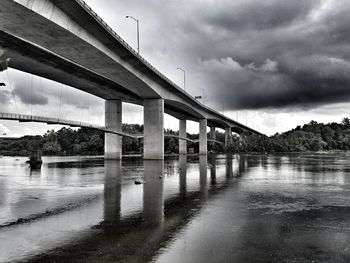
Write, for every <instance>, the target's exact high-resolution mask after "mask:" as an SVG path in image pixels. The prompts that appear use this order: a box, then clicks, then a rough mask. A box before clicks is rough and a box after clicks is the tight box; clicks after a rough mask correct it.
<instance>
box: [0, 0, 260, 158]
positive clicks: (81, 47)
mask: <svg viewBox="0 0 350 263" xmlns="http://www.w3.org/2000/svg"><path fill="white" fill-rule="evenodd" d="M0 47H1V48H2V49H4V51H5V56H6V57H8V58H10V59H11V61H10V65H9V66H10V67H12V68H15V69H18V70H21V71H24V72H28V73H31V74H35V75H38V76H41V77H44V78H47V79H51V80H53V81H57V82H60V83H63V84H66V85H69V86H71V87H74V88H77V89H80V90H83V91H85V92H88V93H90V94H93V95H96V96H98V97H100V98H103V99H105V101H106V115H105V118H106V122H105V123H106V130H109V131H114V132H115V133H114V134H113V133H106V135H105V156H106V159H120V158H121V149H122V147H121V136H123V135H122V134H120V133H121V132H122V130H121V129H122V101H125V102H129V103H135V104H139V105H143V106H144V158H145V159H163V158H164V140H163V138H164V127H163V126H164V113H168V114H170V115H172V116H174V117H176V118H178V119H179V127H180V128H179V137H180V138H185V137H186V120H194V121H198V122H199V130H200V135H199V144H200V147H199V148H200V154H207V141H208V139H207V126H209V127H211V130H212V131H213V130H215V128H216V127H217V128H222V129H225V130H226V142H229V141H230V136H231V133H232V132H237V133H242V132H249V133H253V134H260V133H259V132H257V131H255V130H254V129H251V128H249V127H247V126H245V125H243V124H241V123H238V122H236V121H234V120H232V119H230V118H228V117H226V116H224V115H222V114H220V113H219V112H217V111H215V110H213V109H210V108H208V107H206V106H205V105H203V104H201V103H199V102H198V101H196V100H195V99H194V98H193V97H192V96H191V95H189V94H188V93H186V92H185V91H183V90H182V89H181V88H179V87H178V86H177V85H175V84H174V83H173V82H172V81H170V80H169V79H168V78H167V77H165V76H164V75H163V74H162V73H160V72H159V71H158V70H157V69H155V68H154V67H153V66H152V65H150V64H149V63H148V62H147V61H146V60H145V59H144V58H143V57H142V56H140V55H139V54H138V53H137V52H136V51H135V50H133V49H132V48H131V47H130V46H129V45H128V44H127V43H126V42H125V41H124V40H123V39H121V38H120V36H118V35H117V33H116V32H114V31H113V30H112V29H111V28H110V27H109V26H108V25H107V24H106V23H105V22H104V21H103V20H102V19H101V18H100V17H99V16H98V15H97V14H96V13H95V12H94V11H93V10H92V9H91V8H90V7H89V6H87V5H86V3H85V2H84V1H82V0H55V1H53V0H1V1H0ZM233 96H234V94H233ZM260 135H262V134H260ZM179 149H180V153H181V154H186V140H181V141H180V143H179Z"/></svg>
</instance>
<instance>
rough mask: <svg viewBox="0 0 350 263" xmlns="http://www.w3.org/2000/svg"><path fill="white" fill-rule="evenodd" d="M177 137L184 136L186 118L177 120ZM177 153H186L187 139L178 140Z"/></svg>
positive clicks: (185, 134) (185, 135)
mask: <svg viewBox="0 0 350 263" xmlns="http://www.w3.org/2000/svg"><path fill="white" fill-rule="evenodd" d="M179 137H182V138H186V137H187V132H186V120H179ZM179 154H187V141H186V140H179Z"/></svg>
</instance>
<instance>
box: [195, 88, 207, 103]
mask: <svg viewBox="0 0 350 263" xmlns="http://www.w3.org/2000/svg"><path fill="white" fill-rule="evenodd" d="M200 89H201V90H202V94H203V95H202V96H195V97H194V98H195V99H196V100H200V99H202V104H203V105H204V99H205V95H204V89H203V88H200Z"/></svg>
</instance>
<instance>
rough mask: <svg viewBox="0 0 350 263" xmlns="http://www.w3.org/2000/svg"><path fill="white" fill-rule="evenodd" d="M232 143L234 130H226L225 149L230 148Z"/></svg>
mask: <svg viewBox="0 0 350 263" xmlns="http://www.w3.org/2000/svg"><path fill="white" fill-rule="evenodd" d="M231 142H232V130H231V127H229V128H226V130H225V147H227V146H229V145H230V144H231Z"/></svg>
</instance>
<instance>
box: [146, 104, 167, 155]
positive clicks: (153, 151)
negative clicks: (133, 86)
mask: <svg viewBox="0 0 350 263" xmlns="http://www.w3.org/2000/svg"><path fill="white" fill-rule="evenodd" d="M143 105H144V113H143V114H144V131H143V133H144V139H143V157H144V159H146V160H163V159H164V100H163V99H146V100H144V104H143Z"/></svg>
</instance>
